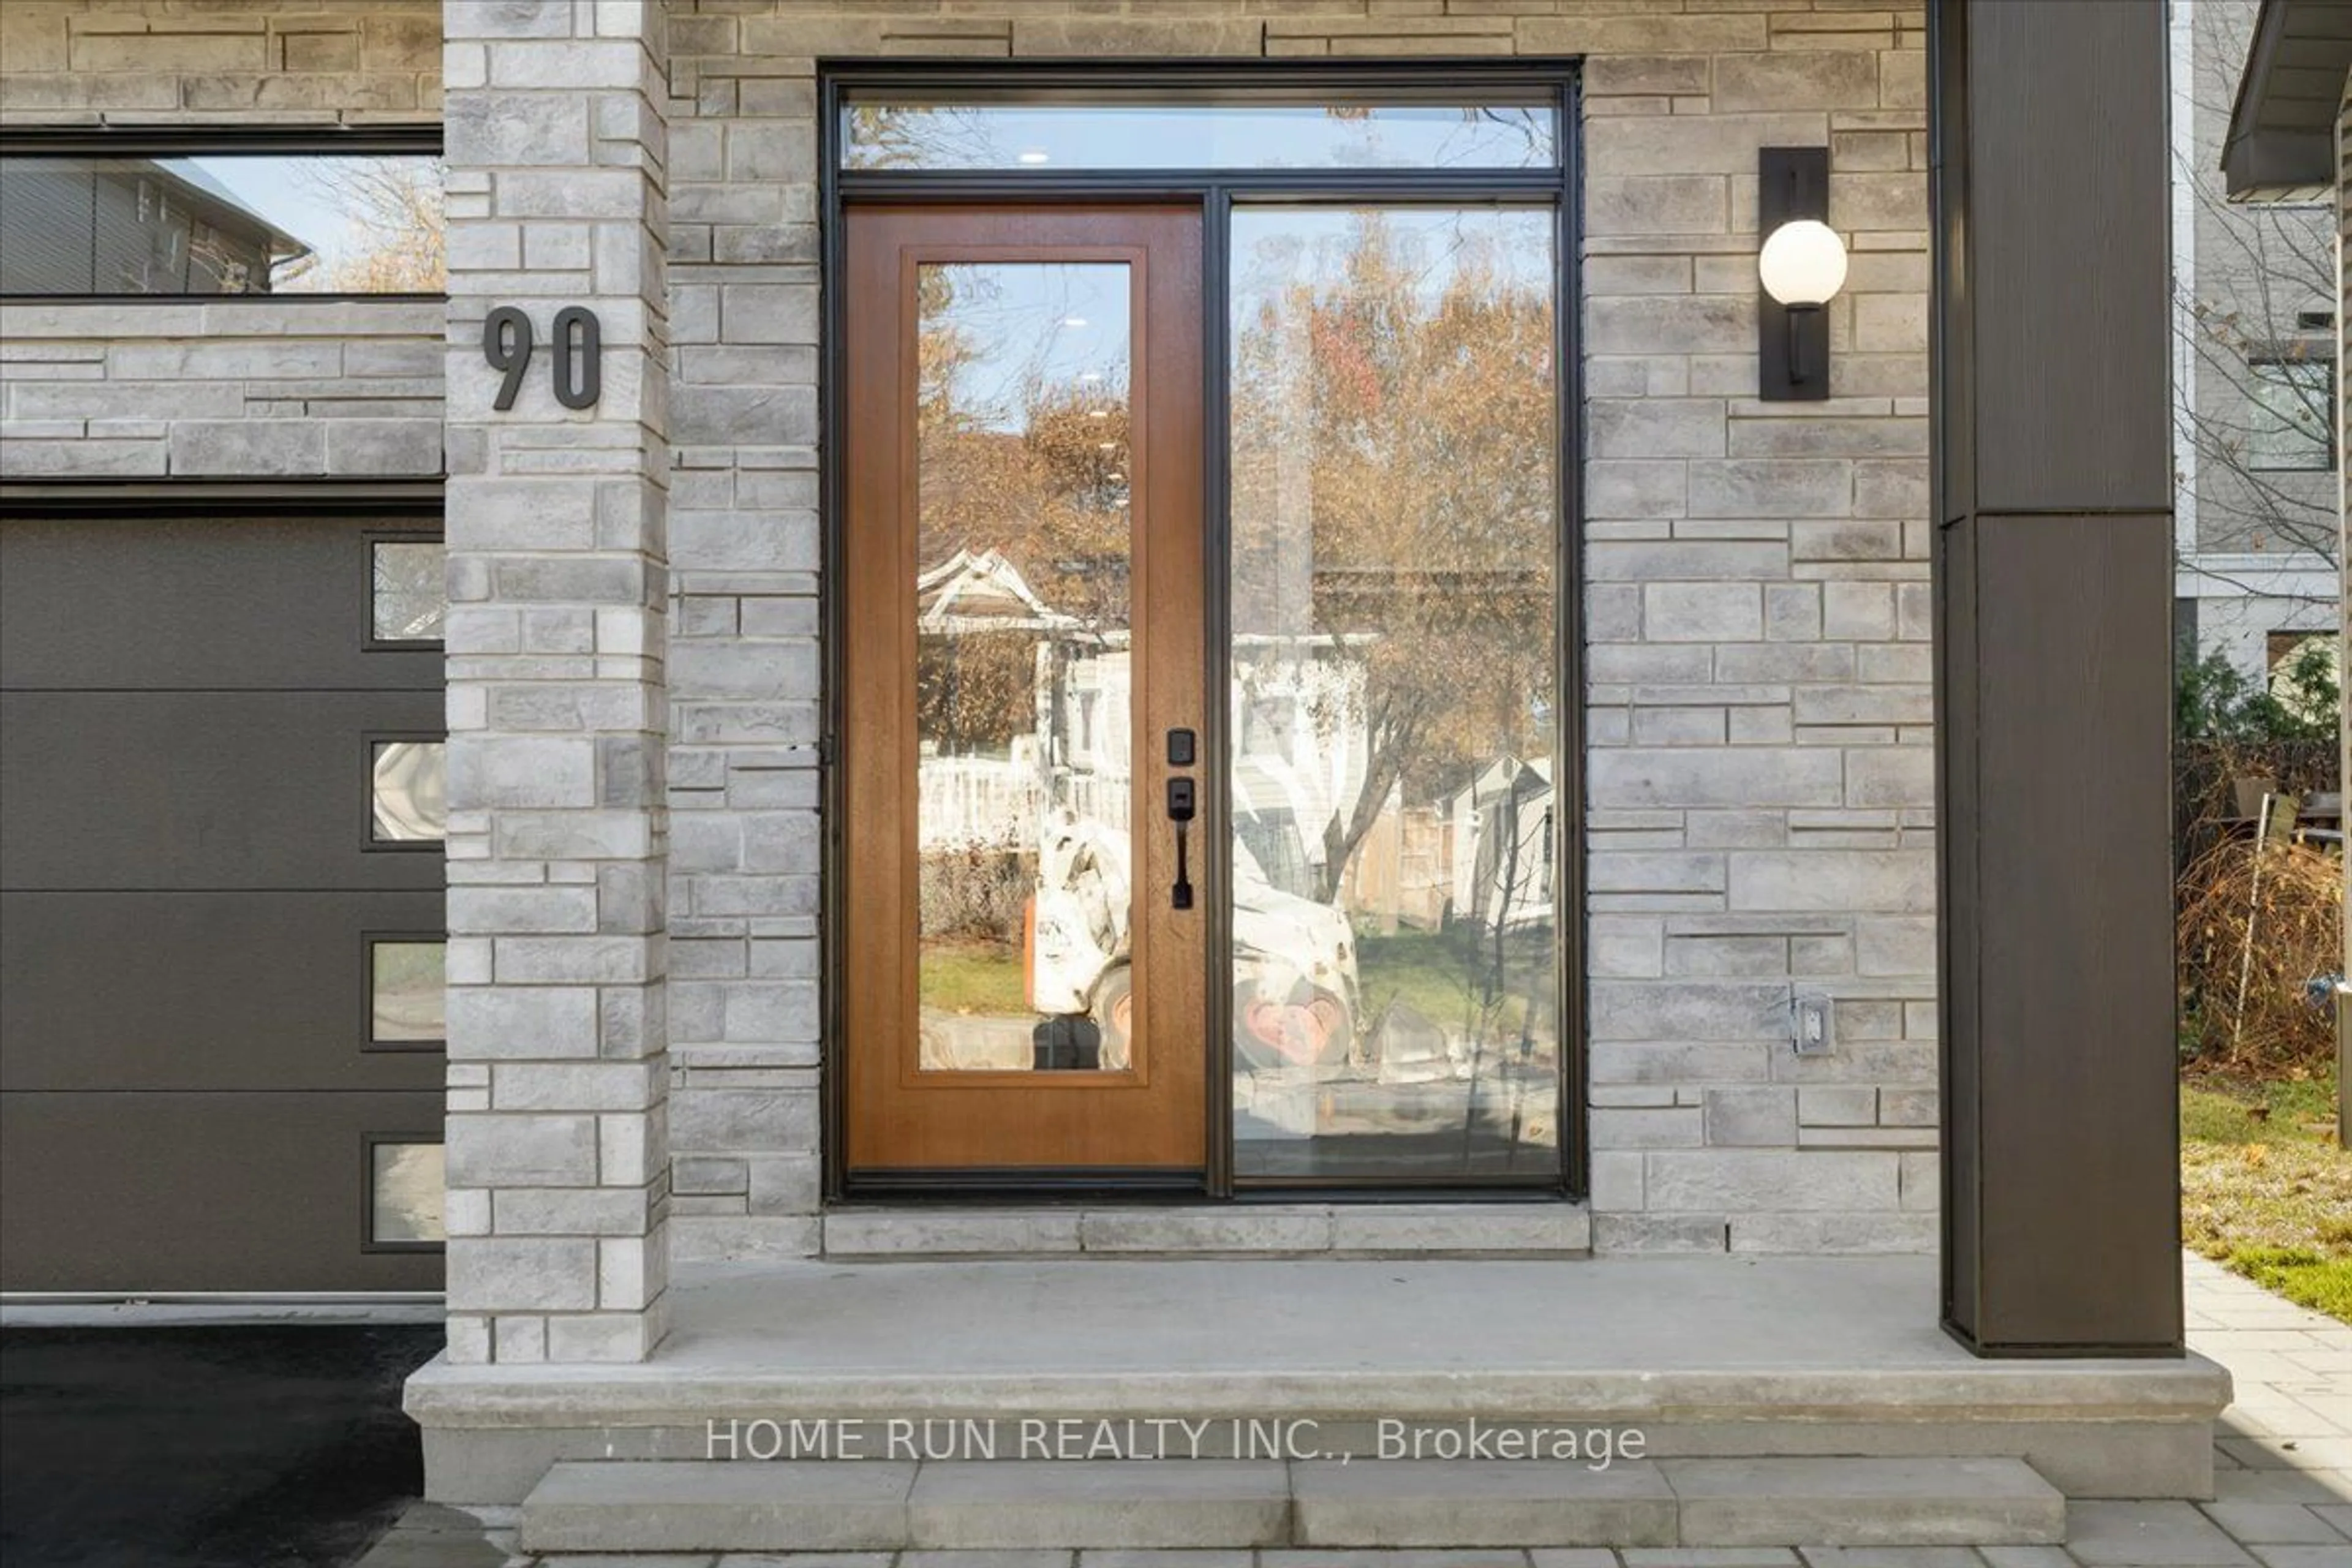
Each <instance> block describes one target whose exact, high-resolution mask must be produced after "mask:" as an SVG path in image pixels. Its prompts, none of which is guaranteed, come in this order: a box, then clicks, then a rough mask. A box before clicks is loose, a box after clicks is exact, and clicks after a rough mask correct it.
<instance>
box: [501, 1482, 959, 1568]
mask: <svg viewBox="0 0 2352 1568" xmlns="http://www.w3.org/2000/svg"><path fill="white" fill-rule="evenodd" d="M914 1481H915V1467H914V1466H913V1465H911V1464H904V1463H899V1462H897V1461H891V1460H870V1461H866V1462H864V1463H860V1464H838V1463H827V1462H825V1461H823V1460H805V1461H798V1460H783V1461H778V1462H774V1463H761V1462H750V1461H747V1462H736V1463H724V1462H716V1463H708V1464H705V1463H693V1462H689V1463H641V1462H629V1461H613V1460H604V1461H601V1462H595V1463H585V1464H582V1463H568V1464H559V1465H557V1466H555V1467H554V1468H551V1469H550V1470H549V1471H548V1472H547V1477H546V1479H544V1480H542V1481H541V1482H540V1483H539V1485H538V1487H537V1488H536V1489H533V1490H532V1492H531V1494H530V1497H529V1498H527V1499H525V1500H524V1502H523V1506H522V1539H523V1543H524V1544H525V1545H526V1546H527V1547H529V1548H530V1550H531V1551H534V1552H599V1551H601V1552H696V1551H703V1552H717V1551H723V1550H727V1549H730V1548H733V1549H738V1550H743V1549H749V1550H759V1551H776V1550H790V1549H793V1548H795V1547H806V1548H811V1549H814V1550H825V1549H838V1548H843V1547H886V1548H888V1547H898V1546H903V1545H904V1544H906V1542H907V1539H908V1536H907V1524H908V1506H907V1497H908V1492H909V1491H910V1490H911V1489H913V1486H914Z"/></svg>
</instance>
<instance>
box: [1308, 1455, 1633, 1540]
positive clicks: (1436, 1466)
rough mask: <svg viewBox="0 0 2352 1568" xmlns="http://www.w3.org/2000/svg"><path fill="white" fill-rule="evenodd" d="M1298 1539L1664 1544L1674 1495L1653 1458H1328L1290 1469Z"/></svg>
mask: <svg viewBox="0 0 2352 1568" xmlns="http://www.w3.org/2000/svg"><path fill="white" fill-rule="evenodd" d="M1291 1492H1292V1496H1293V1500H1294V1506H1295V1510H1296V1515H1297V1525H1296V1528H1297V1539H1298V1540H1299V1542H1301V1543H1303V1544H1307V1545H1328V1546H1532V1545H1544V1544H1549V1545H1563V1546H1566V1545H1610V1546H1614V1545H1642V1546H1662V1545H1664V1544H1666V1543H1667V1542H1670V1541H1672V1540H1673V1539H1674V1533H1675V1501H1674V1494H1673V1493H1672V1492H1670V1491H1669V1490H1668V1489H1667V1488H1666V1482H1665V1478H1664V1476H1663V1475H1661V1474H1660V1473H1659V1470H1658V1468H1657V1467H1656V1466H1654V1465H1652V1464H1650V1463H1648V1462H1647V1461H1629V1462H1625V1463H1621V1464H1614V1465H1612V1466H1610V1467H1609V1468H1607V1469H1592V1468H1587V1467H1585V1466H1583V1465H1580V1464H1576V1463H1572V1462H1561V1463H1541V1462H1526V1461H1513V1460H1504V1459H1496V1460H1483V1459H1481V1460H1465V1461H1458V1462H1454V1461H1445V1460H1427V1459H1423V1460H1413V1459H1403V1460H1382V1461H1375V1462H1372V1463H1369V1464H1356V1465H1347V1464H1335V1463H1331V1462H1328V1461H1323V1462H1313V1463H1305V1464H1298V1465H1294V1466H1292V1467H1291Z"/></svg>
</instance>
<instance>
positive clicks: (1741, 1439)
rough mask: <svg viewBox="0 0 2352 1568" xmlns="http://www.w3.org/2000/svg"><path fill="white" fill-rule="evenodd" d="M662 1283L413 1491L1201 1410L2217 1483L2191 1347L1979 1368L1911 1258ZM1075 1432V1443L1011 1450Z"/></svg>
mask: <svg viewBox="0 0 2352 1568" xmlns="http://www.w3.org/2000/svg"><path fill="white" fill-rule="evenodd" d="M671 1290H672V1296H673V1303H672V1322H673V1328H672V1331H671V1334H670V1337H669V1339H668V1340H667V1342H665V1343H664V1344H663V1346H662V1348H661V1350H660V1351H659V1352H658V1353H657V1354H656V1357H655V1358H654V1359H653V1360H652V1361H650V1362H647V1363H642V1364H635V1365H620V1366H581V1365H565V1366H545V1365H497V1366H454V1365H450V1364H448V1363H446V1362H442V1361H436V1362H435V1363H432V1364H431V1365H429V1366H428V1367H426V1368H425V1370H423V1371H422V1372H420V1373H417V1374H416V1376H415V1378H414V1379H412V1380H411V1382H410V1384H409V1386H408V1393H407V1407H408V1410H409V1412H410V1414H411V1415H414V1416H415V1418H416V1420H417V1421H418V1422H419V1424H420V1425H421V1426H423V1427H424V1428H425V1453H426V1470H427V1473H426V1487H427V1495H428V1496H431V1497H434V1498H436V1499H437V1500H445V1501H452V1502H467V1503H493V1504H495V1503H515V1502H519V1501H520V1500H522V1498H523V1497H524V1496H525V1494H527V1493H528V1492H530V1489H532V1487H533V1486H534V1485H536V1484H537V1482H538V1481H539V1479H540V1478H541V1476H542V1475H543V1474H544V1473H545V1472H546V1470H547V1469H548V1468H549V1466H551V1465H552V1464H554V1463H556V1462H557V1461H559V1460H563V1459H574V1458H595V1459H606V1458H610V1459H668V1460H689V1461H692V1460H705V1459H709V1458H728V1457H730V1454H731V1455H733V1456H734V1457H746V1456H747V1455H751V1454H752V1453H753V1452H754V1451H755V1450H756V1453H757V1457H760V1458H827V1459H841V1458H864V1459H877V1458H878V1459H886V1460H887V1459H894V1458H895V1459H906V1458H932V1459H946V1458H989V1457H992V1456H991V1455H989V1454H987V1453H985V1452H967V1451H962V1450H959V1449H957V1448H956V1447H954V1445H955V1443H957V1442H958V1441H962V1442H964V1444H965V1447H966V1448H967V1449H968V1448H970V1447H971V1446H972V1443H973V1442H975V1441H977V1440H976V1439H959V1438H957V1437H956V1436H954V1434H955V1433H956V1432H957V1431H959V1430H961V1429H962V1428H963V1427H964V1426H971V1427H974V1428H977V1429H982V1430H985V1431H987V1432H989V1433H991V1434H992V1435H993V1441H995V1443H996V1444H997V1445H998V1447H999V1449H1000V1452H998V1453H997V1454H996V1455H994V1456H993V1457H998V1458H1005V1457H1010V1458H1056V1459H1058V1458H1088V1457H1094V1456H1093V1454H1092V1453H1091V1452H1090V1451H1089V1450H1088V1449H1087V1447H1085V1445H1086V1444H1087V1443H1088V1442H1091V1441H1094V1440H1095V1436H1096V1435H1097V1434H1098V1433H1099V1432H1100V1431H1102V1430H1105V1429H1108V1428H1109V1427H1110V1425H1111V1424H1114V1423H1128V1424H1132V1423H1135V1422H1147V1423H1148V1422H1154V1421H1156V1422H1160V1423H1163V1424H1164V1423H1169V1422H1178V1421H1185V1420H1191V1421H1201V1422H1209V1423H1213V1424H1214V1426H1213V1427H1212V1429H1211V1430H1210V1431H1209V1432H1208V1433H1207V1434H1206V1436H1204V1438H1203V1439H1202V1440H1201V1442H1202V1446H1200V1447H1198V1448H1197V1450H1196V1451H1188V1452H1187V1453H1185V1454H1184V1455H1182V1456H1181V1457H1185V1458H1243V1459H1249V1458H1276V1459H1284V1460H1294V1459H1302V1458H1318V1457H1323V1458H1330V1457H1336V1456H1338V1455H1341V1454H1361V1455H1381V1456H1383V1457H1388V1458H1433V1459H1448V1458H1473V1457H1482V1456H1477V1455H1476V1454H1475V1450H1472V1449H1469V1448H1466V1447H1462V1446H1461V1444H1462V1442H1463V1440H1464V1435H1465V1433H1466V1432H1467V1431H1468V1429H1469V1426H1470V1424H1471V1423H1473V1422H1474V1421H1475V1422H1484V1423H1486V1424H1488V1425H1489V1426H1493V1425H1495V1424H1502V1425H1506V1426H1517V1427H1521V1428H1528V1429H1538V1430H1545V1431H1552V1432H1558V1431H1562V1430H1565V1431H1568V1432H1571V1433H1576V1434H1584V1435H1587V1436H1586V1439H1585V1440H1586V1441H1587V1442H1588V1446H1589V1445H1590V1443H1591V1442H1607V1443H1612V1444H1622V1443H1623V1442H1624V1439H1625V1437H1626V1436H1628V1435H1629V1434H1632V1433H1635V1432H1638V1433H1639V1434H1640V1436H1641V1439H1642V1442H1641V1447H1640V1450H1639V1452H1640V1456H1641V1457H1642V1458H1650V1459H1659V1460H1670V1459H1681V1458H1769V1457H1805V1456H1852V1455H1869V1456H1877V1457H1884V1458H1905V1457H1909V1458H2021V1459H2024V1460H2026V1461H2028V1462H2029V1463H2031V1464H2032V1465H2033V1466H2034V1467H2035V1468H2037V1469H2038V1470H2039V1471H2040V1472H2041V1474H2042V1475H2043V1476H2044V1477H2046V1478H2047V1479H2049V1480H2050V1481H2051V1482H2053V1484H2054V1485H2055V1486H2056V1487H2058V1488H2059V1489H2061V1490H2063V1491H2065V1492H2067V1493H2069V1494H2070V1495H2074V1496H2089V1497H2203V1496H2208V1495H2210V1486H2211V1463H2212V1458H2211V1455H2212V1450H2211V1425H2212V1421H2213V1418H2214V1416H2215V1415H2217V1414H2218V1413H2219V1411H2220V1410H2221V1407H2222V1405H2225V1404H2226V1403H2227V1402H2228V1398H2229V1379H2228V1375H2227V1374H2226V1373H2224V1372H2222V1371H2221V1369H2220V1368H2219V1367H2217V1366H2215V1365H2214V1364H2213V1363H2210V1362H2208V1361H2205V1360H2203V1359H2202V1358H2199V1357H2194V1356H2192V1357H2189V1358H2188V1359H2186V1360H2180V1361H2140V1360H2124V1361H2011V1362H1986V1361H1979V1360H1976V1359H1974V1358H1973V1357H1971V1356H1969V1354H1968V1353H1967V1352H1964V1351H1962V1350H1961V1349H1960V1348H1959V1347H1958V1345H1956V1344H1954V1343H1952V1342H1950V1341H1949V1340H1948V1339H1947V1338H1946V1337H1945V1336H1944V1335H1943V1334H1942V1333H1941V1332H1940V1331H1938V1330H1937V1328H1936V1326H1935V1324H1936V1279H1935V1265H1934V1262H1933V1260H1932V1259H1929V1258H1675V1259H1641V1260H1637V1259H1615V1258H1609V1259H1600V1260H1585V1261H1539V1260H1525V1261H1522V1260H1478V1261H1464V1260H1459V1259H1454V1260H1443V1261H1426V1262H1424V1261H1419V1260H1395V1259H1391V1260H1383V1261H1326V1260H1313V1259H1281V1260H1271V1259H1270V1260H1235V1259H1223V1260H1216V1261H1134V1262H1128V1261H1120V1260H1109V1259H1101V1258H1095V1259H1087V1260H1077V1259H1071V1260H1066V1261H1064V1260H1051V1259H1030V1260H1017V1261H1013V1260H1008V1261H979V1260H969V1261H953V1262H937V1263H909V1262H899V1263H874V1264H843V1263H835V1262H822V1261H820V1262H811V1263H791V1264H781V1265H764V1266H752V1265H723V1266H695V1267H691V1268H686V1269H682V1270H681V1271H680V1274H679V1276H678V1278H677V1279H676V1280H675V1281H674V1282H673V1284H672V1287H671ZM796 1422H797V1423H801V1424H803V1425H802V1426H794V1423H796ZM935 1422H944V1423H947V1424H948V1425H947V1426H946V1427H944V1428H942V1429H943V1430H945V1431H947V1432H948V1433H949V1436H948V1438H947V1439H946V1441H947V1442H948V1443H949V1445H950V1446H949V1447H948V1448H946V1449H944V1450H942V1451H940V1452H936V1453H932V1452H926V1451H922V1450H920V1449H919V1448H918V1449H915V1450H912V1451H909V1450H907V1449H903V1448H902V1449H900V1450H898V1451H895V1452H894V1451H893V1450H892V1449H891V1447H890V1446H889V1445H890V1443H891V1441H892V1439H893V1435H894V1433H896V1432H898V1431H899V1430H900V1429H899V1428H896V1427H894V1426H893V1425H892V1424H893V1423H902V1424H905V1425H904V1427H903V1432H904V1435H905V1436H906V1437H907V1438H908V1441H911V1442H920V1441H924V1440H928V1436H929V1433H930V1432H931V1430H932V1427H931V1426H930V1425H929V1424H930V1423H935ZM1065 1422H1066V1423H1070V1424H1071V1429H1072V1430H1075V1431H1076V1433H1077V1434H1078V1436H1077V1438H1076V1441H1078V1442H1079V1443H1080V1447H1079V1448H1078V1449H1076V1450H1075V1451H1073V1450H1071V1449H1069V1448H1066V1447H1058V1446H1051V1445H1049V1446H1048V1447H1046V1448H1045V1449H1044V1450H1042V1451H1040V1450H1037V1449H1034V1448H1032V1449H1030V1450H1027V1451H1025V1452H1024V1451H1020V1450H1019V1449H1018V1444H1019V1443H1020V1441H1021V1438H1022V1436H1023V1434H1024V1432H1025V1431H1026V1430H1028V1427H1027V1426H1026V1425H1025V1424H1029V1423H1036V1424H1039V1425H1041V1426H1046V1424H1052V1425H1050V1426H1046V1429H1047V1430H1048V1432H1049V1433H1050V1434H1051V1435H1052V1438H1053V1444H1054V1445H1058V1444H1059V1443H1061V1442H1062V1441H1063V1439H1062V1436H1061V1434H1062V1432H1063V1430H1064V1428H1063V1426H1061V1425H1060V1424H1061V1423H1065ZM762 1423H764V1424H765V1425H764V1426H762V1425H761V1424H762ZM1302 1423H1303V1424H1305V1425H1304V1426H1302ZM919 1424H921V1425H919ZM1116 1429H1117V1430H1118V1431H1120V1432H1124V1431H1127V1430H1129V1427H1128V1426H1119V1427H1118V1428H1116ZM1163 1429H1164V1428H1163ZM1302 1431H1304V1432H1305V1433H1306V1434H1307V1436H1305V1438H1304V1439H1303V1442H1302V1443H1300V1444H1298V1445H1297V1446H1286V1445H1291V1443H1292V1440H1293V1439H1295V1438H1297V1436H1298V1435H1299V1434H1300V1433H1301V1432H1302ZM1449 1434H1451V1436H1448V1435H1449ZM803 1436H805V1437H807V1438H808V1439H809V1440H808V1441H807V1442H802V1441H801V1440H800V1439H801V1438H803ZM848 1436H854V1437H855V1440H854V1441H851V1442H848V1443H847V1447H848V1448H849V1449H850V1450H854V1451H845V1447H844V1443H845V1438H846V1437H848ZM1122 1440H1124V1439H1122V1438H1119V1437H1117V1436H1114V1437H1113V1438H1112V1439H1111V1441H1112V1442H1113V1444H1114V1447H1112V1448H1111V1449H1110V1450H1109V1451H1110V1453H1111V1454H1113V1455H1115V1456H1117V1457H1128V1456H1127V1454H1126V1453H1125V1451H1124V1450H1122V1449H1120V1448H1118V1447H1117V1446H1116V1445H1117V1444H1118V1442H1120V1441H1122ZM827 1442H830V1443H831V1444H832V1445H833V1446H832V1447H825V1446H824V1445H825V1444H826V1443H827ZM1414 1442H1420V1443H1422V1444H1423V1447H1420V1448H1418V1449H1415V1448H1413V1447H1412V1444H1413V1443H1414ZM1447 1442H1451V1443H1454V1445H1455V1447H1453V1448H1451V1449H1444V1448H1440V1447H1435V1446H1434V1445H1437V1444H1441V1443H1447ZM714 1444H716V1445H719V1447H714ZM730 1444H731V1445H736V1446H737V1447H726V1446H727V1445H730ZM1400 1444H1402V1445H1403V1447H1399V1445H1400ZM1005 1449H1011V1450H1013V1451H1012V1452H1009V1453H1007V1452H1004V1451H1003V1450H1005ZM1619 1451H1620V1452H1622V1453H1624V1454H1626V1455H1628V1456H1629V1457H1630V1456H1631V1455H1632V1454H1633V1452H1634V1450H1633V1448H1632V1447H1620V1449H1619ZM1146 1457H1150V1456H1146ZM1162 1457H1166V1456H1162ZM1502 1457H1504V1458H1538V1455H1535V1454H1527V1455H1506V1456H1502Z"/></svg>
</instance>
